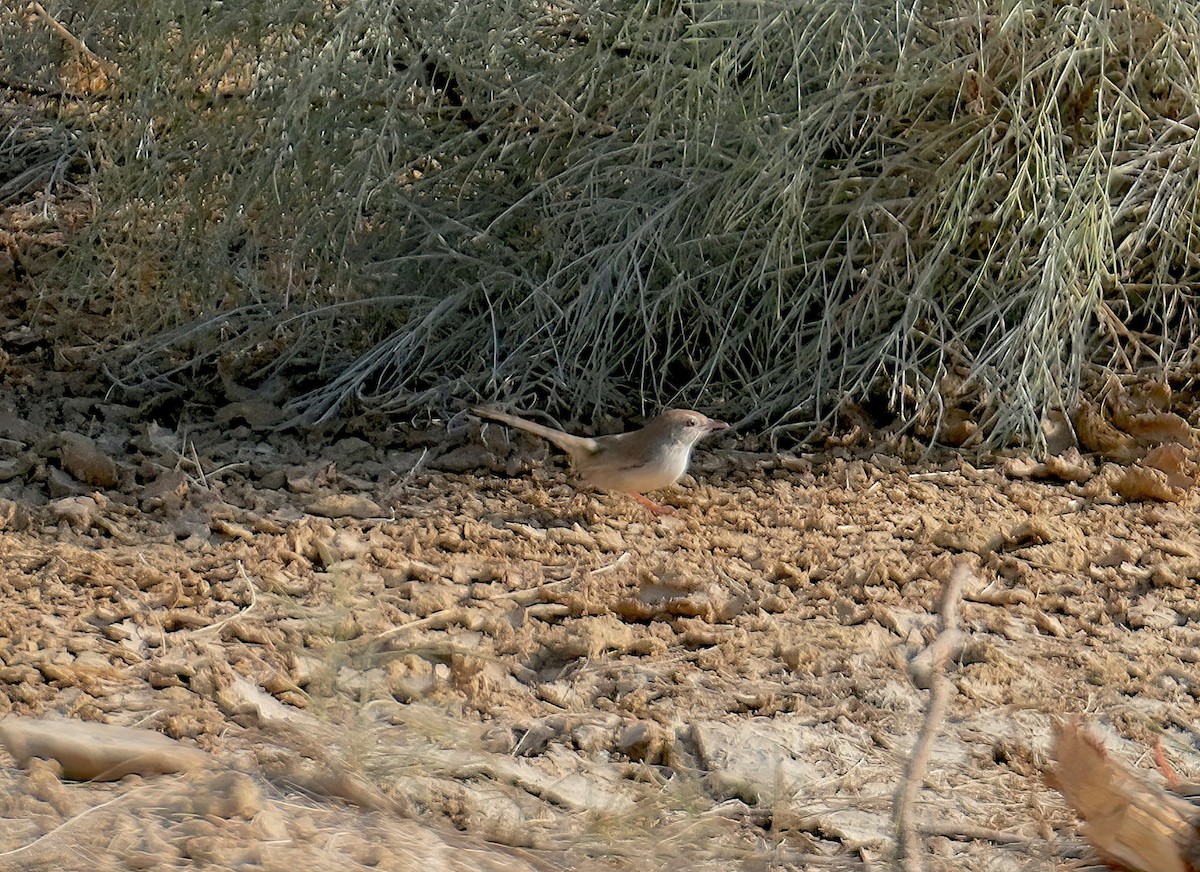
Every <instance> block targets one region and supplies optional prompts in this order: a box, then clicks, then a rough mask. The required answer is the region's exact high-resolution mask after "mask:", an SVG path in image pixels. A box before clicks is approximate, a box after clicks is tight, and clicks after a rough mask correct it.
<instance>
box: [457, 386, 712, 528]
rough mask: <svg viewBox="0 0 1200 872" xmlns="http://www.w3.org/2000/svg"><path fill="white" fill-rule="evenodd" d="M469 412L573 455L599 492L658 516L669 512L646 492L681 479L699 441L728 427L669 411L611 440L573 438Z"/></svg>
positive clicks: (508, 417)
mask: <svg viewBox="0 0 1200 872" xmlns="http://www.w3.org/2000/svg"><path fill="white" fill-rule="evenodd" d="M471 411H472V412H474V413H475V414H476V415H479V416H480V417H481V418H490V419H492V420H493V421H500V422H502V423H504V424H508V425H509V426H512V427H516V428H518V429H520V430H525V431H526V432H529V433H533V434H534V435H535V436H541V437H542V438H543V439H545V440H547V441H549V442H552V443H553V444H555V445H557V446H558V447H559V448H561V449H562V450H563V451H565V452H566V453H567V454H569V455H571V461H572V464H573V465H574V467H575V470H576V472H578V473H579V475H580V477H581V478H583V479H585V480H586V481H588V482H590V483H591V484H593V485H595V486H596V487H598V488H600V489H601V490H606V491H623V492H624V493H627V494H629V495H631V496H632V497H633V498H634V499H635V500H637V501H638V502H639V503H641V504H642V505H644V506H646V507H647V508H648V509H650V511H652V512H654V513H655V514H656V515H660V514H664V513H666V512H670V511H671V509H670V508H669V507H667V506H660V505H659V504H658V503H656V502H654V501H652V500H648V499H646V497H645V496H643V494H645V493H646V492H647V491H655V490H659V489H660V488H664V487H668V486H670V485H673V484H674V483H675V482H677V481H679V478H680V476H682V475H683V474H684V473H685V472H686V471H687V467H688V461H690V460H691V459H692V448H693V447H695V445H696V443H697V442H699V441H700V440H701V439H703V438H704V437H705V436H708V435H709V434H710V433H716V432H717V431H718V430H724V429H725V428H727V427H728V426H729V425H728V424H726V423H725V422H723V421H714V420H713V419H712V418H709V417H706V416H705V415H701V414H700V413H699V412H692V411H689V410H688V409H671V410H670V411H667V412H663V413H662V414H661V415H659V416H658V417H656V418H652V419H651V420H650V422H649V423H648V424H646V426H645V427H643V428H642V429H640V430H632V431H630V432H628V433H617V434H615V435H612V436H572V435H571V434H570V433H564V432H563V431H562V430H556V429H555V428H553V427H546V426H543V425H542V424H535V423H534V422H533V421H527V420H525V419H524V418H519V417H517V416H516V415H507V414H505V413H504V412H497V411H494V410H492V409H486V408H482V407H478V406H477V407H475V408H472V409H471Z"/></svg>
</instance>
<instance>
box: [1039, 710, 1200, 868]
mask: <svg viewBox="0 0 1200 872" xmlns="http://www.w3.org/2000/svg"><path fill="white" fill-rule="evenodd" d="M1054 760H1055V766H1054V769H1053V770H1052V771H1051V773H1050V774H1049V776H1048V779H1047V780H1048V781H1049V782H1050V785H1051V786H1052V787H1053V788H1054V789H1056V790H1057V791H1058V792H1059V793H1061V794H1062V795H1063V798H1064V799H1066V801H1067V803H1068V804H1070V806H1071V807H1072V808H1074V809H1075V812H1076V814H1078V815H1079V817H1080V819H1082V820H1083V821H1084V826H1083V836H1084V838H1086V839H1087V840H1088V843H1089V844H1090V845H1091V846H1092V847H1093V848H1094V849H1095V850H1096V853H1098V854H1099V855H1100V857H1101V859H1103V860H1104V862H1106V863H1108V864H1109V865H1112V866H1115V867H1117V868H1119V869H1130V870H1133V872H1200V827H1198V823H1200V809H1197V808H1196V806H1194V805H1192V804H1191V803H1189V802H1188V801H1187V800H1185V799H1183V798H1181V797H1179V796H1175V795H1173V794H1171V793H1168V792H1167V791H1165V790H1163V789H1162V788H1160V787H1156V786H1154V785H1152V784H1149V783H1147V782H1146V781H1144V780H1143V779H1142V778H1141V777H1139V776H1138V774H1137V773H1136V772H1134V771H1133V770H1132V769H1129V768H1128V767H1126V766H1124V765H1122V764H1120V763H1118V762H1117V761H1115V760H1113V759H1112V758H1110V757H1109V756H1108V754H1107V753H1105V751H1104V747H1103V746H1102V745H1101V744H1100V741H1099V740H1098V739H1096V738H1095V737H1094V736H1092V735H1090V734H1089V733H1087V732H1086V731H1085V730H1084V728H1083V726H1082V725H1081V724H1080V723H1079V721H1078V720H1077V719H1072V720H1058V721H1056V722H1055V724H1054Z"/></svg>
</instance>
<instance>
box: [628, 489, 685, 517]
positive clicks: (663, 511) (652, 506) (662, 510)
mask: <svg viewBox="0 0 1200 872" xmlns="http://www.w3.org/2000/svg"><path fill="white" fill-rule="evenodd" d="M630 496H632V497H633V498H634V499H635V500H637V501H638V502H639V503H641V504H642V505H643V506H645V507H646V508H648V509H649V510H650V511H651V512H653V513H654V514H656V515H670V514H671V513H673V512H674V511H675V510H674V509H673V508H671V507H670V506H662V505H659V504H658V503H656V502H654V500H648V499H646V498H645V497H644V496H642V495H641V494H630Z"/></svg>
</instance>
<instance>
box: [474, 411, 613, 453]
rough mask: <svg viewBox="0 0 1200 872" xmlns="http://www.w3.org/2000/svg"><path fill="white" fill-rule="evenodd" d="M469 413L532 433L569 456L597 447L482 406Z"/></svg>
mask: <svg viewBox="0 0 1200 872" xmlns="http://www.w3.org/2000/svg"><path fill="white" fill-rule="evenodd" d="M471 411H472V412H474V413H475V414H476V415H478V416H479V417H481V418H490V419H491V420H493V421H499V422H501V423H502V424H508V425H509V426H510V427H516V428H517V429H519V430H524V431H525V432H527V433H532V434H533V435H535V436H541V437H542V438H543V439H545V440H546V441H547V442H551V443H553V444H554V445H557V446H558V447H559V448H561V449H562V450H563V451H565V452H567V453H568V454H571V455H576V454H590V453H593V452H595V451H596V448H597V445H596V440H595V439H590V438H588V437H586V436H575V435H572V434H571V433H565V432H563V431H562V430H558V429H556V428H554V427H546V426H544V425H542V424H536V423H534V422H533V421H527V420H525V419H524V418H518V417H517V416H516V415H509V414H506V413H504V412H497V411H496V410H494V409H488V408H485V407H483V406H473V407H472V408H471Z"/></svg>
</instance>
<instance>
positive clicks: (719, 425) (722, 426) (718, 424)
mask: <svg viewBox="0 0 1200 872" xmlns="http://www.w3.org/2000/svg"><path fill="white" fill-rule="evenodd" d="M705 426H706V427H707V428H708V432H709V433H716V432H718V431H720V430H728V429H729V425H728V424H726V423H725V422H724V421H714V420H713V419H712V418H709V419H708V423H707V424H706V425H705Z"/></svg>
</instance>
